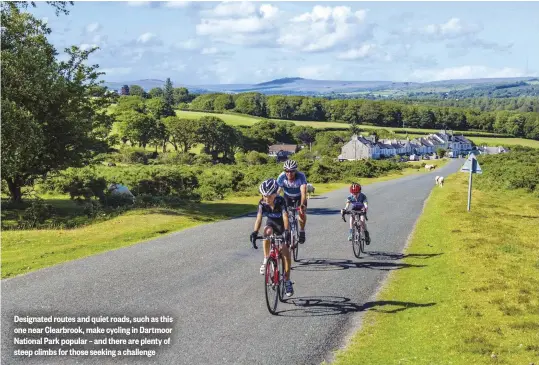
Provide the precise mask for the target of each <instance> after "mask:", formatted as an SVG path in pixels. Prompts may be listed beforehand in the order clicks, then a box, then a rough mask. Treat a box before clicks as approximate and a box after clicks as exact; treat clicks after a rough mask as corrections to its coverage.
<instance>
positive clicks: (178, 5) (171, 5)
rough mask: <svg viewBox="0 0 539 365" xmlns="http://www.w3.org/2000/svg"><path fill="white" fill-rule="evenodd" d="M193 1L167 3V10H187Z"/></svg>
mask: <svg viewBox="0 0 539 365" xmlns="http://www.w3.org/2000/svg"><path fill="white" fill-rule="evenodd" d="M191 3H192V1H167V2H166V3H165V7H166V8H186V7H188V6H189V5H191Z"/></svg>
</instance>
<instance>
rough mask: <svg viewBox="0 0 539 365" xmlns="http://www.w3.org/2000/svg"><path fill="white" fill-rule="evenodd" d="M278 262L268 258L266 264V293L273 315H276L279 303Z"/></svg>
mask: <svg viewBox="0 0 539 365" xmlns="http://www.w3.org/2000/svg"><path fill="white" fill-rule="evenodd" d="M278 270H279V268H278V267H277V261H276V260H275V259H274V258H273V257H269V258H268V262H267V263H266V273H265V275H264V279H265V281H264V289H265V291H266V304H267V306H268V310H269V312H270V313H271V314H276V313H277V312H276V310H277V303H278V302H279V290H280V285H279V277H278V275H277V274H278Z"/></svg>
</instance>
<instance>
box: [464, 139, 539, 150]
mask: <svg viewBox="0 0 539 365" xmlns="http://www.w3.org/2000/svg"><path fill="white" fill-rule="evenodd" d="M468 139H469V140H471V141H473V143H475V144H476V145H477V146H481V145H483V144H485V145H487V146H501V145H506V146H515V145H521V146H526V147H533V148H539V141H536V140H533V139H525V138H486V137H468Z"/></svg>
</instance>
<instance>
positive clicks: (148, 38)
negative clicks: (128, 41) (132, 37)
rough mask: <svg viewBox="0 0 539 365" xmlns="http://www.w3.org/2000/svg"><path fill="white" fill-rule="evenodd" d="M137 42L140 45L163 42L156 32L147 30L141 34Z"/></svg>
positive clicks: (155, 44)
mask: <svg viewBox="0 0 539 365" xmlns="http://www.w3.org/2000/svg"><path fill="white" fill-rule="evenodd" d="M136 43H137V44H139V45H144V46H159V45H161V44H162V43H163V42H162V41H161V40H160V39H159V38H157V36H156V35H155V34H153V33H150V32H146V33H144V34H141V35H140V36H139V37H138V38H137V41H136Z"/></svg>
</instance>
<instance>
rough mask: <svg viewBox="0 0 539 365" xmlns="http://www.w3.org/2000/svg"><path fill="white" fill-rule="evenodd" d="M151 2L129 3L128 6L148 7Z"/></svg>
mask: <svg viewBox="0 0 539 365" xmlns="http://www.w3.org/2000/svg"><path fill="white" fill-rule="evenodd" d="M150 3H151V1H128V2H127V5H129V6H148V5H150Z"/></svg>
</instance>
